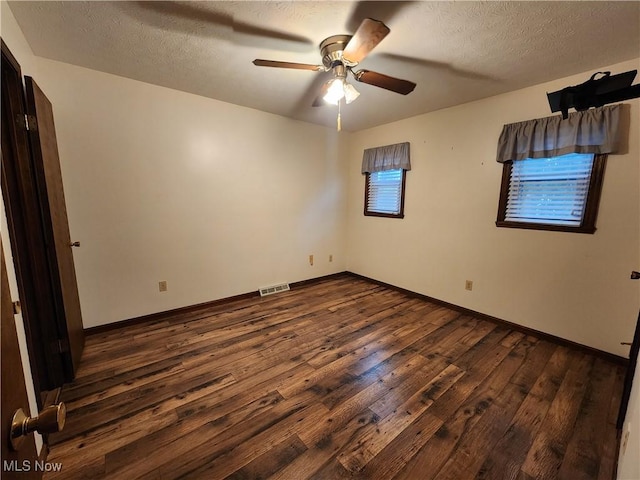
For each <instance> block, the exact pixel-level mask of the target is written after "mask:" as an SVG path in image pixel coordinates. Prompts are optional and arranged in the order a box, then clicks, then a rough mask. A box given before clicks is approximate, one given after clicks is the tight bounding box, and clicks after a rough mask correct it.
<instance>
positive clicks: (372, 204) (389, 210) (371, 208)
mask: <svg viewBox="0 0 640 480" xmlns="http://www.w3.org/2000/svg"><path fill="white" fill-rule="evenodd" d="M366 175H367V177H366V185H365V193H364V196H365V199H364V214H365V215H370V216H378V217H392V218H403V217H404V186H405V179H406V170H404V169H402V168H398V169H393V170H382V171H379V172H371V173H367V174H366Z"/></svg>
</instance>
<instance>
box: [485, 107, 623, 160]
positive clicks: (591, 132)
mask: <svg viewBox="0 0 640 480" xmlns="http://www.w3.org/2000/svg"><path fill="white" fill-rule="evenodd" d="M621 110H622V105H621V104H619V105H611V106H606V107H600V108H592V109H589V110H585V111H582V112H575V113H571V114H570V115H569V118H567V119H566V120H563V119H562V117H561V116H560V115H555V116H552V117H545V118H538V119H535V120H528V121H526V122H518V123H510V124H508V125H505V126H504V127H503V129H502V133H501V134H500V140H499V141H498V155H497V158H496V160H497V161H498V162H500V163H504V162H508V161H510V160H524V159H525V158H548V157H556V156H559V155H565V154H567V153H616V152H617V151H618V148H619V144H620V133H621V132H620V128H619V125H620V115H621Z"/></svg>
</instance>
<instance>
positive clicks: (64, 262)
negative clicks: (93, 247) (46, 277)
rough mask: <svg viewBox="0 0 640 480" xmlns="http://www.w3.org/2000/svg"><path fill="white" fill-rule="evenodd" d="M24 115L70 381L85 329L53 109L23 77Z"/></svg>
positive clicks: (79, 355) (32, 81)
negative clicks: (27, 117)
mask: <svg viewBox="0 0 640 480" xmlns="http://www.w3.org/2000/svg"><path fill="white" fill-rule="evenodd" d="M25 91H26V105H27V114H28V115H30V116H32V117H33V118H34V119H35V126H36V128H30V130H29V138H30V141H31V156H32V159H33V162H34V171H35V174H36V182H37V186H38V191H39V194H40V203H41V208H42V210H43V212H45V213H44V214H43V216H42V217H43V221H44V224H45V225H44V233H45V241H46V248H47V257H48V259H49V263H50V269H51V272H53V273H54V274H53V275H52V277H53V278H52V283H53V287H54V289H55V290H56V293H57V295H56V296H55V298H56V300H57V301H56V310H57V313H58V315H57V318H59V319H64V322H62V324H61V325H60V326H59V328H60V329H61V331H62V332H63V333H64V334H66V337H68V343H69V345H68V346H67V345H62V346H61V347H62V348H61V351H62V353H63V355H67V356H68V357H69V359H68V360H69V362H70V366H71V371H69V372H67V380H68V381H70V380H72V379H73V376H74V374H75V371H76V370H77V368H78V366H79V365H80V358H81V356H82V350H83V348H84V329H83V325H82V314H81V312H80V299H79V296H78V284H77V280H76V270H75V266H74V262H73V252H72V242H71V237H70V235H69V222H68V218H67V207H66V203H65V199H64V189H63V185H62V171H61V169H60V158H59V156H58V143H57V140H56V129H55V124H54V121H53V107H52V106H51V102H49V99H47V97H46V96H45V94H44V93H43V92H42V90H41V89H40V87H38V85H37V84H36V82H35V81H34V80H33V78H31V77H25Z"/></svg>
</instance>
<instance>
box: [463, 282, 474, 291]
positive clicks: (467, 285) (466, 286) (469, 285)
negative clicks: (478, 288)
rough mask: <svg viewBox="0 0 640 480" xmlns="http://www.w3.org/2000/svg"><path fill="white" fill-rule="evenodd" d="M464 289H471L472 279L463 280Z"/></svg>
mask: <svg viewBox="0 0 640 480" xmlns="http://www.w3.org/2000/svg"><path fill="white" fill-rule="evenodd" d="M464 289H465V290H469V291H471V290H473V280H467V281H466V282H464Z"/></svg>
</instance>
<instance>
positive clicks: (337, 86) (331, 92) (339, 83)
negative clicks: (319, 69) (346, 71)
mask: <svg viewBox="0 0 640 480" xmlns="http://www.w3.org/2000/svg"><path fill="white" fill-rule="evenodd" d="M344 95H345V91H344V80H343V79H341V78H334V79H333V80H329V87H328V88H327V93H326V94H325V95H324V97H322V99H323V100H324V101H325V102H327V103H331V104H333V105H337V104H338V102H339V101H340V100H342V99H343V98H344Z"/></svg>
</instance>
